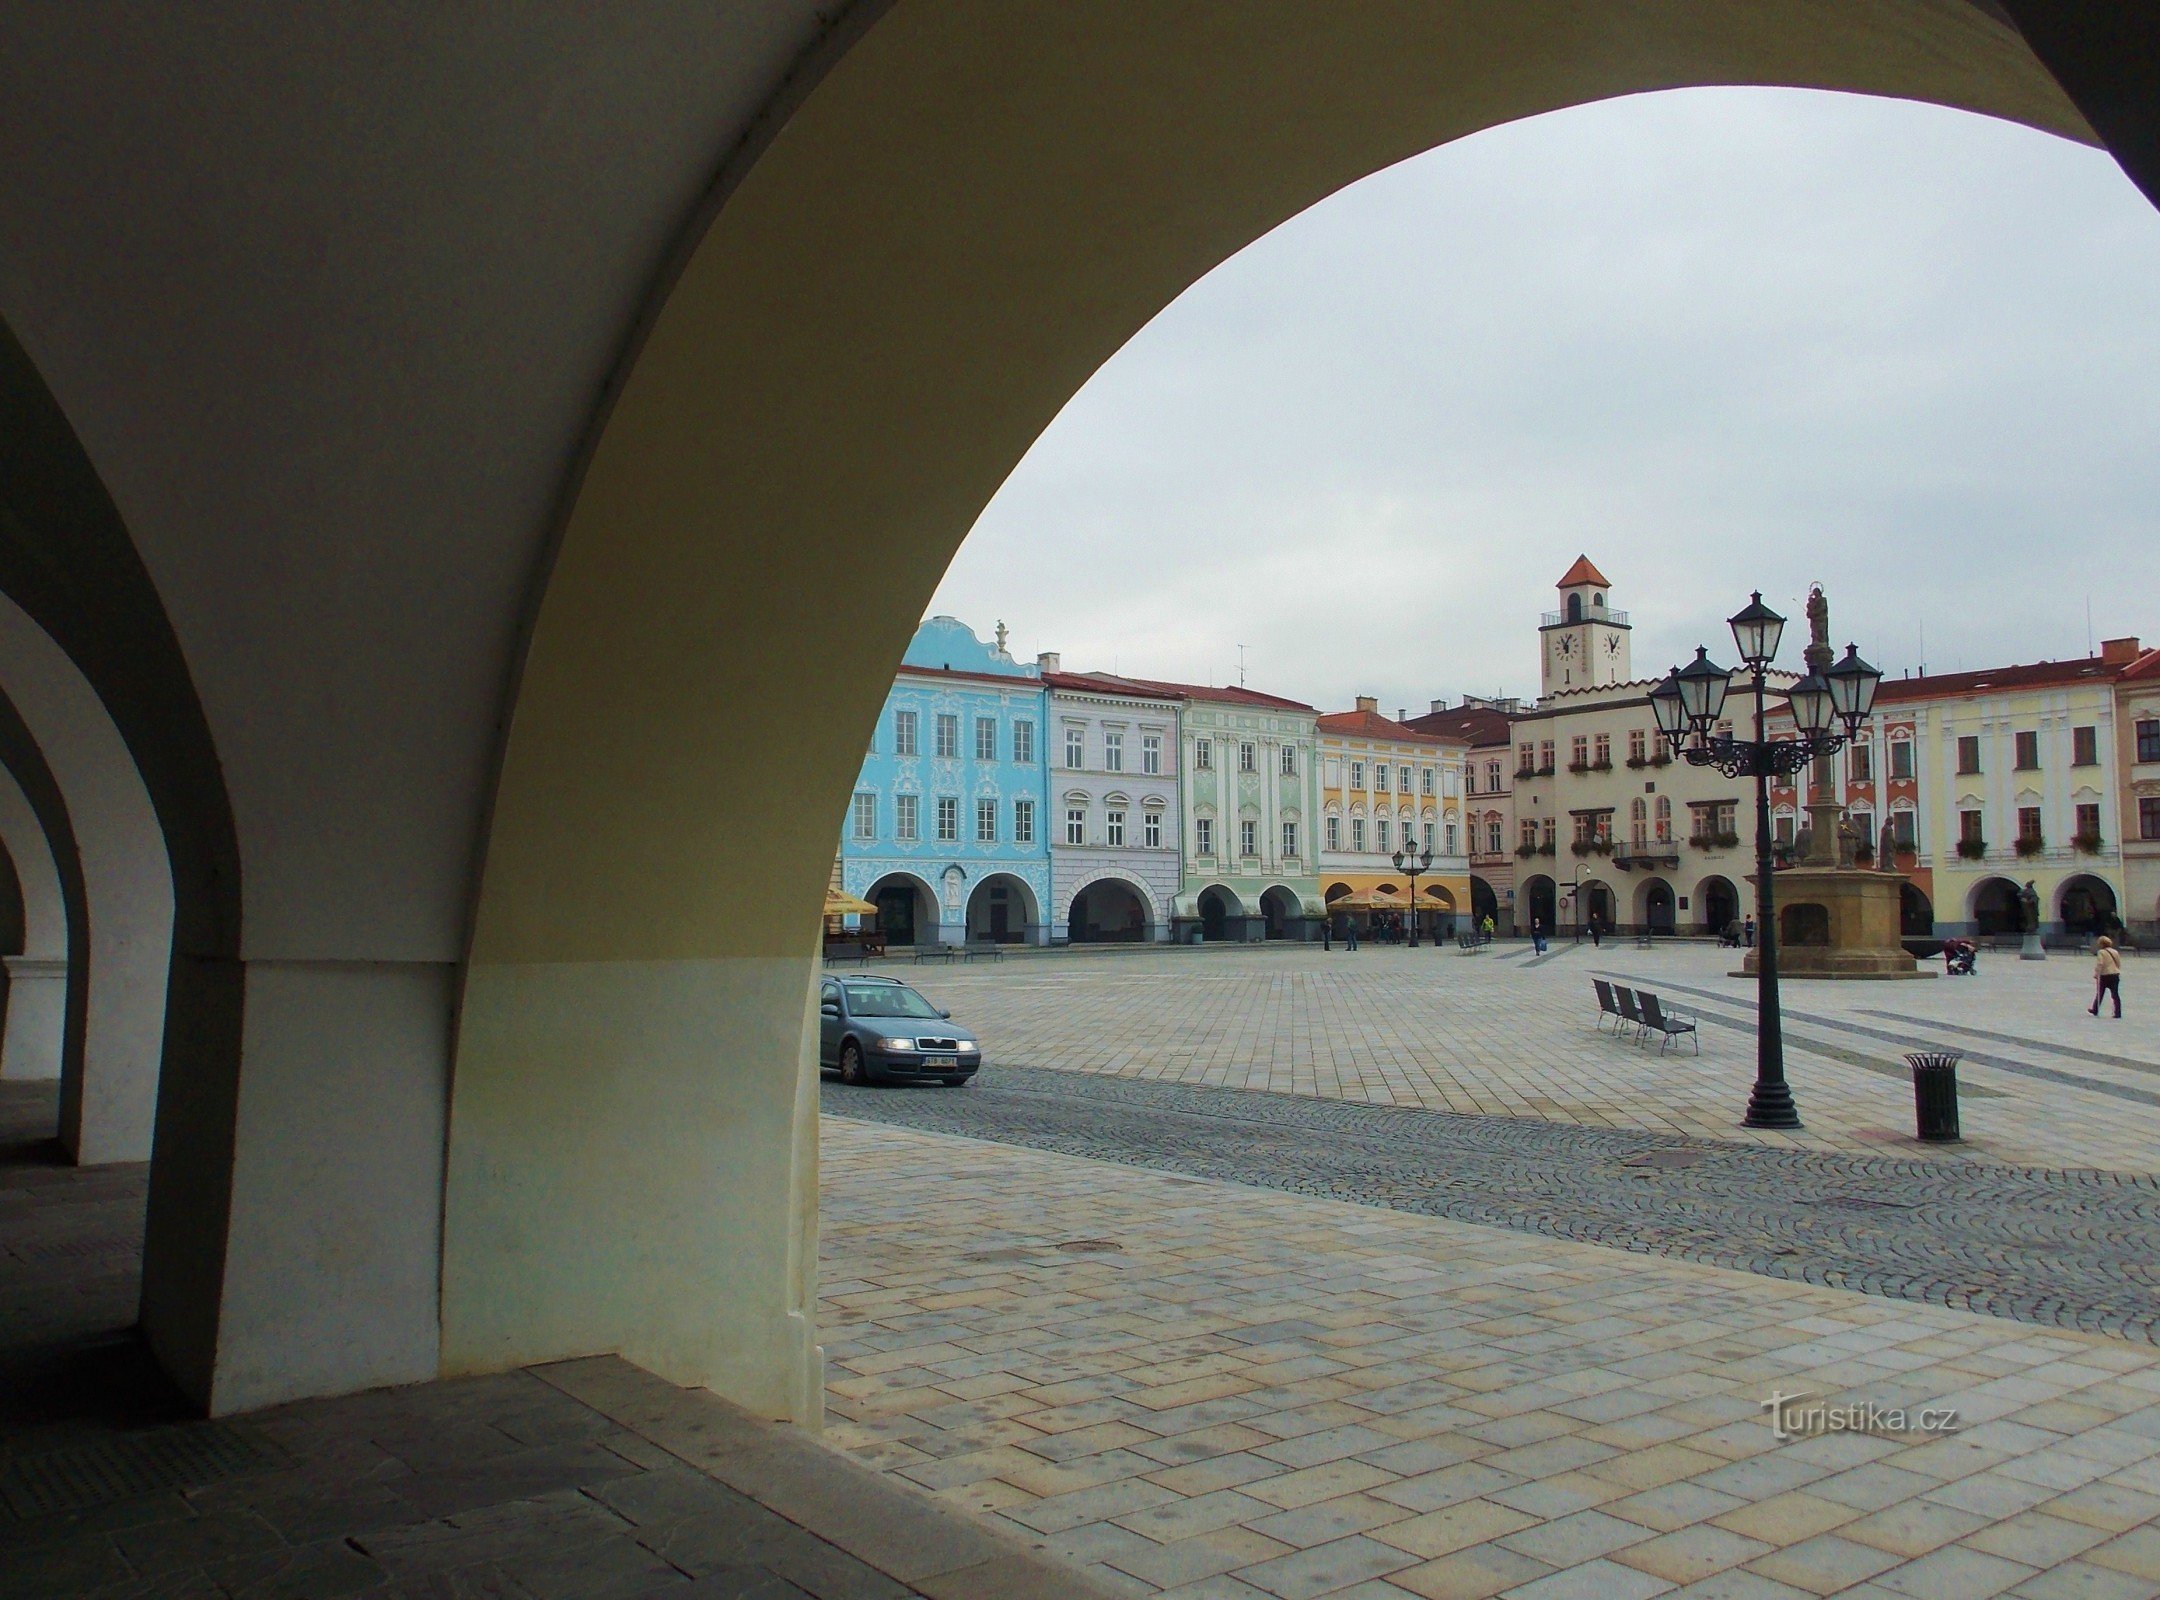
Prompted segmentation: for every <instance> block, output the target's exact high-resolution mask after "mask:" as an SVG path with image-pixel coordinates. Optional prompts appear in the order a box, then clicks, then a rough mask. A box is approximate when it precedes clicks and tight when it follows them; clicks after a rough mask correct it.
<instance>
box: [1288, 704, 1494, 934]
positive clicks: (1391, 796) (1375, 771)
mask: <svg viewBox="0 0 2160 1600" xmlns="http://www.w3.org/2000/svg"><path fill="white" fill-rule="evenodd" d="M1317 739H1318V752H1319V757H1320V890H1321V894H1322V896H1323V898H1325V899H1327V900H1339V899H1341V898H1342V897H1343V896H1344V895H1346V894H1350V893H1364V892H1367V891H1372V890H1380V891H1384V892H1387V893H1390V894H1400V895H1404V896H1407V895H1408V894H1409V892H1410V881H1409V879H1408V878H1407V877H1405V876H1404V875H1403V874H1402V873H1400V872H1398V871H1396V870H1395V862H1394V859H1393V857H1394V853H1395V852H1396V851H1398V850H1401V849H1404V848H1405V847H1413V848H1422V849H1429V850H1431V851H1432V855H1433V861H1432V870H1431V871H1430V872H1429V873H1421V874H1420V875H1419V878H1418V886H1417V896H1418V906H1419V908H1420V909H1421V910H1422V911H1424V912H1425V913H1427V920H1426V923H1425V926H1427V927H1428V928H1431V927H1432V926H1434V925H1435V924H1440V923H1442V922H1443V919H1457V918H1460V919H1464V920H1467V918H1468V917H1469V914H1470V862H1469V857H1468V854H1467V850H1466V842H1467V841H1466V838H1465V835H1464V831H1463V830H1464V828H1465V826H1466V824H1465V821H1464V817H1463V762H1464V758H1465V756H1466V754H1467V752H1468V749H1469V746H1468V745H1467V744H1465V743H1464V742H1463V741H1461V740H1459V739H1450V738H1445V737H1442V736H1440V735H1437V734H1430V733H1420V732H1418V731H1417V730H1416V729H1415V728H1410V727H1406V726H1404V725H1403V723H1402V722H1401V721H1399V720H1396V721H1391V720H1390V719H1388V718H1386V717H1383V716H1382V715H1381V714H1380V702H1379V701H1378V700H1376V699H1374V698H1372V697H1371V696H1369V695H1360V696H1359V697H1358V702H1357V709H1356V710H1354V711H1340V712H1336V713H1333V714H1332V715H1329V716H1324V717H1322V718H1320V720H1319V726H1318V733H1317Z"/></svg>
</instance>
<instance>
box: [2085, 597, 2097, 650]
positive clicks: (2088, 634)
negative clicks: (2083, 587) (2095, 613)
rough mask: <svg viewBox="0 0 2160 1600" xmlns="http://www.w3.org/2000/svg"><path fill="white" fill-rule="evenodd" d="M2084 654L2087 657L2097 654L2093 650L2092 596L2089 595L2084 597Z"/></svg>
mask: <svg viewBox="0 0 2160 1600" xmlns="http://www.w3.org/2000/svg"><path fill="white" fill-rule="evenodd" d="M2085 653H2086V654H2087V655H2089V656H2090V655H2097V654H2098V653H2099V652H2098V651H2096V650H2095V649H2094V648H2093V625H2092V596H2091V595H2090V594H2088V595H2086V596H2085Z"/></svg>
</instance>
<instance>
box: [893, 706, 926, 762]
mask: <svg viewBox="0 0 2160 1600" xmlns="http://www.w3.org/2000/svg"><path fill="white" fill-rule="evenodd" d="M919 721H920V719H919V718H918V717H917V716H916V714H915V713H914V712H912V711H895V712H894V713H893V714H892V753H893V754H894V755H896V756H914V755H921V754H922V751H921V750H920V749H918V748H917V743H916V733H917V728H918V725H919Z"/></svg>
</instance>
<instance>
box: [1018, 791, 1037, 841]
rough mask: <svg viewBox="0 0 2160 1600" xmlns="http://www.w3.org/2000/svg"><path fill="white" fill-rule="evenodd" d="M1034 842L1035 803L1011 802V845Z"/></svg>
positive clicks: (1024, 801)
mask: <svg viewBox="0 0 2160 1600" xmlns="http://www.w3.org/2000/svg"><path fill="white" fill-rule="evenodd" d="M1034 842H1035V802H1034V801H1032V800H1015V801H1014V802H1013V843H1014V844H1033V843H1034Z"/></svg>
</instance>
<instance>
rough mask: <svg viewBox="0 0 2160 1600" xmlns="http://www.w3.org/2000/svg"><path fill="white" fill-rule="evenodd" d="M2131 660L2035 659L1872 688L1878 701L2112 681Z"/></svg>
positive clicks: (1887, 680) (1888, 681) (1892, 681)
mask: <svg viewBox="0 0 2160 1600" xmlns="http://www.w3.org/2000/svg"><path fill="white" fill-rule="evenodd" d="M2134 665H2135V664H2134V663H2125V662H2120V661H2105V660H2102V659H2101V658H2100V657H2099V656H2077V657H2073V658H2072V659H2071V660H2068V661H2034V662H2030V663H2028V664H2026V665H2024V666H2010V667H1983V668H1981V669H1980V670H1979V671H1977V672H1938V673H1936V674H1934V675H1933V676H1931V677H1925V678H1885V679H1884V680H1883V683H1882V687H1881V688H1879V689H1878V690H1876V691H1875V703H1876V704H1877V705H1885V704H1890V703H1893V702H1897V701H1904V700H1940V699H1948V698H1951V697H1953V696H1957V695H1971V694H1994V693H1997V692H1999V691H2001V690H2004V689H2045V688H2049V687H2053V686H2063V687H2068V686H2071V685H2075V684H2080V683H2113V682H2114V681H2115V680H2116V679H2117V678H2120V677H2122V676H2123V675H2124V674H2125V673H2126V672H2128V671H2130V670H2131V669H2132V667H2133V666H2134Z"/></svg>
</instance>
